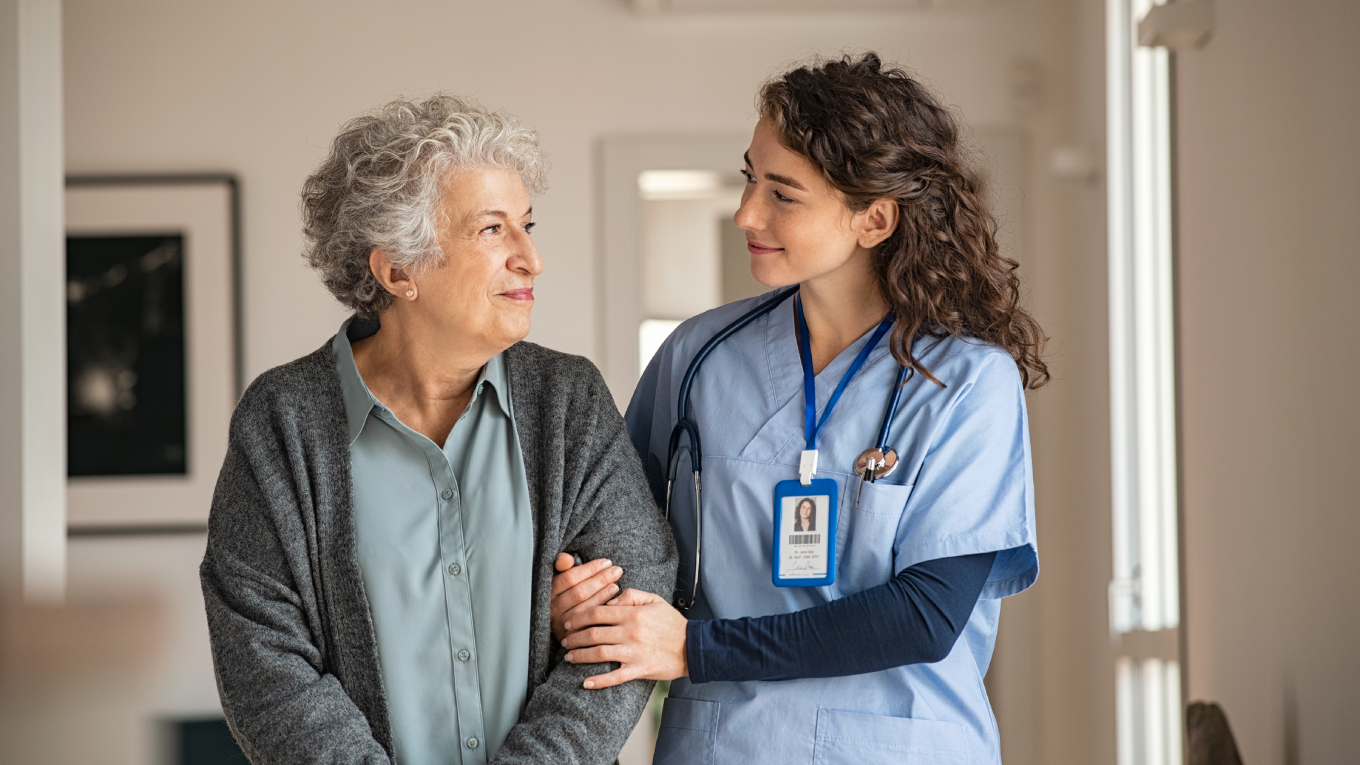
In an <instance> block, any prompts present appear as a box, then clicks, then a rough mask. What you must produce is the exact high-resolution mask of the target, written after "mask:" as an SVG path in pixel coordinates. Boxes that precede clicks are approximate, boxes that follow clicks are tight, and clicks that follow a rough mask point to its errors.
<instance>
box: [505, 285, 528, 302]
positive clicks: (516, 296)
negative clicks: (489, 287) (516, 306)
mask: <svg viewBox="0 0 1360 765" xmlns="http://www.w3.org/2000/svg"><path fill="white" fill-rule="evenodd" d="M501 297H505V298H510V299H511V300H533V299H534V288H533V287H525V288H524V289H519V290H510V291H509V292H502V293H501Z"/></svg>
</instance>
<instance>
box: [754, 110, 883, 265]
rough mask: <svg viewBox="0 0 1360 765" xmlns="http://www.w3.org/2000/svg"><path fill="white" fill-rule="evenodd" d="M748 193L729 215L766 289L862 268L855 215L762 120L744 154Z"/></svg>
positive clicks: (822, 179) (807, 162) (817, 172)
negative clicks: (741, 235)
mask: <svg viewBox="0 0 1360 765" xmlns="http://www.w3.org/2000/svg"><path fill="white" fill-rule="evenodd" d="M742 172H743V173H744V174H745V175H746V188H745V190H743V191H742V195H741V208H740V209H738V210H737V214H736V215H735V216H733V220H734V221H735V222H736V224H737V225H738V226H740V227H741V228H742V229H744V230H745V231H746V249H747V250H748V251H749V252H750V253H751V275H752V276H754V277H755V279H756V281H758V282H760V283H761V284H764V285H765V286H767V287H783V286H787V285H790V284H798V283H801V282H806V281H809V280H812V279H816V278H818V277H822V276H826V275H828V274H833V273H835V272H837V271H839V270H840V269H844V268H847V267H862V266H863V265H864V264H863V263H859V262H857V261H859V260H862V259H865V258H867V255H868V253H867V251H865V250H864V249H863V248H861V247H859V233H858V232H857V231H856V229H855V223H856V215H855V214H854V213H853V212H851V210H850V209H849V208H848V207H846V206H845V203H844V201H843V200H842V196H841V193H840V192H839V191H837V190H836V189H834V188H832V186H831V185H830V184H829V183H827V182H826V179H825V178H823V177H822V173H821V172H820V171H819V170H818V169H817V168H816V167H815V166H814V165H813V164H812V163H811V162H809V161H808V160H807V158H805V157H803V156H802V155H800V154H796V153H795V152H793V151H791V150H790V149H788V148H787V147H785V146H784V145H783V144H781V143H780V142H779V139H778V138H777V137H776V135H775V130H774V126H773V125H771V124H770V123H769V122H767V121H766V120H761V121H760V122H759V123H757V124H756V130H755V135H753V136H752V137H751V148H750V149H749V150H747V152H746V167H745V168H744V169H743V170H742Z"/></svg>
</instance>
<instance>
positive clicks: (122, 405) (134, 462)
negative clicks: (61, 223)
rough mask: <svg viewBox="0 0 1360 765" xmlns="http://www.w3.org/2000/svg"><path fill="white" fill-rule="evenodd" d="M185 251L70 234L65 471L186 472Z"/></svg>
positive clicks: (161, 241)
mask: <svg viewBox="0 0 1360 765" xmlns="http://www.w3.org/2000/svg"><path fill="white" fill-rule="evenodd" d="M183 252H184V237H183V236H181V235H173V236H72V237H67V238H66V383H67V426H66V428H67V431H66V435H67V447H66V448H67V475H70V476H119V475H183V474H184V473H185V445H186V438H185V420H186V414H185V357H184V262H183V258H182V253H183Z"/></svg>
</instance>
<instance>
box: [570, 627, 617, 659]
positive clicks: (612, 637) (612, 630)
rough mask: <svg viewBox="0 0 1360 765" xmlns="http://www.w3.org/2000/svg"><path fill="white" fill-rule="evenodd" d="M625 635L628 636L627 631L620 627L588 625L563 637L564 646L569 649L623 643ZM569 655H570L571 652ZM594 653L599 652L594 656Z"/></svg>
mask: <svg viewBox="0 0 1360 765" xmlns="http://www.w3.org/2000/svg"><path fill="white" fill-rule="evenodd" d="M625 637H627V634H626V631H625V630H624V629H622V628H620V627H615V626H600V627H588V628H586V629H583V630H577V631H575V632H572V633H570V634H568V635H567V636H566V637H565V638H563V639H562V647H563V648H567V649H576V648H601V647H603V646H606V645H609V646H612V645H615V644H617V643H622V642H623V640H624V638H625ZM567 655H568V656H570V655H571V654H567ZM594 655H598V654H592V656H594ZM576 661H577V662H579V661H581V660H579V659H578V660H576ZM592 661H618V659H617V658H614V659H592Z"/></svg>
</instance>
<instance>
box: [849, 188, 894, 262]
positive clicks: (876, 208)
mask: <svg viewBox="0 0 1360 765" xmlns="http://www.w3.org/2000/svg"><path fill="white" fill-rule="evenodd" d="M899 214H900V213H899V211H898V209H897V202H896V201H895V200H892V199H888V198H886V197H882V198H879V199H875V200H874V201H872V202H870V203H869V206H868V207H867V208H865V209H864V210H862V211H860V212H858V213H855V219H854V223H853V226H854V229H855V235H856V237H857V238H858V240H859V246H860V247H863V248H864V249H866V250H871V249H873V248H875V247H877V246H878V245H880V244H882V243H883V240H885V239H887V238H888V237H890V236H892V234H893V232H894V231H896V230H897V223H898V216H899Z"/></svg>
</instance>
